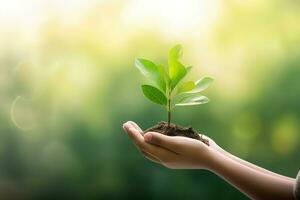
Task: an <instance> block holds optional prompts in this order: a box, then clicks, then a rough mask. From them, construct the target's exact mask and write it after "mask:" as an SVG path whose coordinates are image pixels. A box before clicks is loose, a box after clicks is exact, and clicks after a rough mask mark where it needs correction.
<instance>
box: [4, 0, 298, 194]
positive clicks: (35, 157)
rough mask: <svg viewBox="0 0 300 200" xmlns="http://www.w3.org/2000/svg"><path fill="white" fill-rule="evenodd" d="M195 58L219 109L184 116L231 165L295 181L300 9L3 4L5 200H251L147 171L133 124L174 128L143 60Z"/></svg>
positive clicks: (291, 5) (226, 4) (131, 1)
mask: <svg viewBox="0 0 300 200" xmlns="http://www.w3.org/2000/svg"><path fill="white" fill-rule="evenodd" d="M177 43H181V44H182V45H183V48H184V49H183V53H184V55H183V57H184V63H185V64H190V65H193V66H194V68H193V69H192V70H193V71H192V73H191V74H190V78H191V79H195V78H198V77H200V76H204V75H209V76H212V77H214V78H215V82H214V83H213V85H212V87H210V88H209V89H208V90H207V92H206V94H207V95H208V96H209V97H210V99H211V103H209V104H206V105H203V106H198V107H183V108H178V109H175V112H174V122H175V123H178V124H181V125H185V126H187V125H192V126H193V127H194V128H196V129H197V130H199V131H200V132H203V133H205V134H207V135H208V136H210V137H211V138H213V139H214V140H215V141H216V142H217V143H218V144H219V145H220V146H221V147H223V148H225V149H226V150H228V151H229V152H231V153H233V154H235V155H237V156H240V157H242V158H244V159H247V160H249V161H251V162H253V163H256V164H258V165H260V166H263V167H265V168H267V169H270V170H273V171H275V172H278V173H281V174H284V175H287V176H291V177H295V175H296V173H297V171H298V169H299V166H300V165H299V163H300V153H299V149H300V136H299V130H300V125H299V122H300V103H299V100H300V2H299V1H294V0H264V1H261V0H252V1H249V0H227V1H222V0H211V1H204V0H197V1H195V0H186V1H180V0H176V1H175V0H166V1H159V0H152V1H146V0H128V1H118V0H114V1H106V0H102V1H100V0H98V1H96V0H85V1H83V0H82V1H80V0H76V1H75V0H73V1H59V0H52V1H50V0H49V1H38V0H31V1H29V0H28V1H18V0H11V1H8V0H6V1H1V2H0V196H1V199H44V200H46V199H110V200H111V199H174V200H175V199H247V198H246V197H244V196H243V195H242V194H241V193H239V192H238V191H237V190H236V189H234V188H233V187H231V186H230V185H228V184H227V183H226V182H224V181H223V180H221V179H220V178H218V177H217V176H215V175H213V174H212V173H209V172H207V171H200V170H169V169H165V168H163V167H162V166H158V165H156V164H153V163H151V162H150V161H148V160H146V159H145V158H143V157H142V156H141V155H140V154H139V153H138V151H137V150H136V149H135V147H134V146H133V145H132V143H131V141H130V140H129V139H128V137H127V136H126V135H125V134H124V133H123V130H122V128H121V127H122V124H123V123H124V122H125V121H127V120H133V121H135V122H137V123H138V124H140V126H141V127H142V128H147V127H150V126H152V125H153V124H155V123H156V122H158V121H161V120H166V113H165V110H164V109H163V108H162V107H160V106H157V105H154V104H152V103H151V102H150V101H148V100H147V99H145V98H144V97H143V95H142V93H141V90H140V84H141V83H143V82H144V81H145V79H144V78H143V77H142V76H141V75H140V74H139V72H138V70H137V69H136V68H135V67H134V64H133V63H134V59H135V57H145V58H148V59H151V60H153V61H156V62H157V63H162V64H166V63H167V60H166V58H167V53H168V49H169V48H170V47H172V46H173V45H174V44H177Z"/></svg>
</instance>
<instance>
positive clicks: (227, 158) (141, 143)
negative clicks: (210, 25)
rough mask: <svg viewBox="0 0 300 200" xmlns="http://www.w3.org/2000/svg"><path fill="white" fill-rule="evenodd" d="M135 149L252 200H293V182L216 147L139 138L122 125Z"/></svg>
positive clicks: (165, 138)
mask: <svg viewBox="0 0 300 200" xmlns="http://www.w3.org/2000/svg"><path fill="white" fill-rule="evenodd" d="M124 129H125V131H126V132H127V133H128V135H129V136H130V137H131V139H132V140H133V142H134V143H135V144H136V146H137V148H138V149H139V150H140V151H141V152H142V153H143V154H144V156H145V157H147V158H148V159H150V160H152V161H154V162H156V163H159V164H162V165H163V166H165V167H168V168H171V169H207V170H210V171H212V172H214V173H215V174H217V175H218V176H220V177H221V178H223V179H224V180H226V181H227V182H229V183H230V184H231V185H233V186H234V187H236V188H237V189H238V190H240V191H241V192H243V193H244V194H246V195H247V196H248V197H250V198H252V199H263V200H268V199H273V200H274V199H281V200H285V199H293V186H294V184H295V179H292V178H288V177H284V176H281V175H279V174H276V173H273V172H270V171H268V170H265V169H263V168H260V167H258V166H256V165H254V164H251V163H249V162H247V161H244V160H242V159H239V158H237V157H235V156H233V155H231V154H229V153H228V152H225V151H224V150H222V149H221V148H220V147H218V146H217V145H216V144H215V143H214V142H213V141H212V140H210V144H211V145H210V146H207V145H205V144H204V143H202V142H200V141H198V140H194V139H191V138H185V137H176V136H175V137H174V136H173V137H170V136H165V135H162V134H159V133H155V132H148V133H146V134H145V135H142V134H141V130H140V128H139V127H138V126H137V125H136V124H134V123H132V122H130V123H126V124H125V125H124Z"/></svg>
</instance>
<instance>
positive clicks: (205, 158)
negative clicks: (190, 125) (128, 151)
mask: <svg viewBox="0 0 300 200" xmlns="http://www.w3.org/2000/svg"><path fill="white" fill-rule="evenodd" d="M123 128H124V130H125V131H126V132H127V133H128V135H129V137H130V138H131V139H132V140H133V142H134V144H135V145H136V147H137V148H138V149H139V150H140V152H141V153H142V154H143V155H144V156H145V157H146V158H148V159H150V160H151V161H153V162H156V163H160V164H162V165H163V166H165V167H168V168H171V169H208V168H209V167H210V163H211V159H212V154H213V153H214V152H215V150H217V149H216V148H217V147H218V146H217V145H216V144H215V143H214V142H213V141H212V140H211V139H210V138H208V137H206V138H207V139H209V142H210V146H207V145H206V144H204V143H203V142H201V141H199V140H195V139H191V138H187V137H182V136H166V135H163V134H160V133H157V132H147V133H145V134H144V135H143V131H142V130H141V129H140V127H139V126H138V125H137V124H136V123H134V122H131V121H129V122H126V123H125V124H124V125H123ZM204 137H205V136H204Z"/></svg>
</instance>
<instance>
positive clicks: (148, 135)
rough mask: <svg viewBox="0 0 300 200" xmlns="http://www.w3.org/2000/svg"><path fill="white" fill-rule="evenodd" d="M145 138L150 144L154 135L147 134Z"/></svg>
mask: <svg viewBox="0 0 300 200" xmlns="http://www.w3.org/2000/svg"><path fill="white" fill-rule="evenodd" d="M144 138H145V141H146V142H150V141H151V139H152V134H151V133H146V134H145V135H144Z"/></svg>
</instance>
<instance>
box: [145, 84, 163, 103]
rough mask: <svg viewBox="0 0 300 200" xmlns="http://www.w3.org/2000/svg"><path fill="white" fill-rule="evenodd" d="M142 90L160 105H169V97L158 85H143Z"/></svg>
mask: <svg viewBox="0 0 300 200" xmlns="http://www.w3.org/2000/svg"><path fill="white" fill-rule="evenodd" d="M142 90H143V93H144V95H145V97H147V98H148V99H149V100H150V101H152V102H154V103H157V104H160V105H164V106H165V105H167V97H166V96H165V95H164V94H163V93H162V92H161V91H160V90H159V89H157V88H156V87H153V86H151V85H142Z"/></svg>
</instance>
